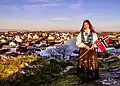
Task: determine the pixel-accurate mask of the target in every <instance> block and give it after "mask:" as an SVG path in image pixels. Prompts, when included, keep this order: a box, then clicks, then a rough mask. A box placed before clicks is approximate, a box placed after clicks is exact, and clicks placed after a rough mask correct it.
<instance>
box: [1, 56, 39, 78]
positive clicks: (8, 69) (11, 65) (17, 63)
mask: <svg viewBox="0 0 120 86" xmlns="http://www.w3.org/2000/svg"><path fill="white" fill-rule="evenodd" d="M15 58H16V57H15ZM35 60H37V58H36V57H32V56H23V57H22V58H19V59H16V60H11V61H5V62H4V61H2V60H0V79H3V78H7V77H8V76H10V75H12V74H13V73H15V72H17V71H18V70H19V69H20V68H23V67H24V63H31V62H33V61H35Z"/></svg>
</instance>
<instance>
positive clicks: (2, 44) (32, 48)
mask: <svg viewBox="0 0 120 86" xmlns="http://www.w3.org/2000/svg"><path fill="white" fill-rule="evenodd" d="M78 34H79V31H8V32H0V67H1V68H0V79H1V80H0V85H8V84H9V86H13V85H17V84H21V83H22V84H21V85H20V86H23V85H25V86H30V83H33V85H35V84H39V85H40V86H45V85H46V86H48V84H52V85H51V86H61V84H62V83H63V82H65V83H66V84H65V83H63V84H62V86H75V85H73V84H75V83H77V84H79V82H77V81H75V80H77V77H76V69H75V68H76V67H75V65H76V64H77V59H78V57H79V49H78V47H77V46H76V44H75V42H76V37H77V36H78ZM97 34H98V36H100V35H101V34H107V35H108V36H109V38H110V43H109V46H108V48H107V50H106V51H105V52H99V51H98V50H97V53H98V54H97V55H98V59H99V63H100V71H102V72H101V75H100V76H101V79H99V80H97V81H96V83H99V84H100V86H101V84H102V85H103V84H104V85H111V86H112V85H115V86H117V85H120V79H119V78H120V76H119V73H117V72H118V71H119V70H120V67H119V65H120V32H100V33H99V32H98V33H97ZM53 59H54V60H53ZM55 59H62V61H58V60H55ZM41 60H42V61H41ZM63 60H64V61H63ZM46 61H47V63H46ZM66 61H67V62H66ZM69 61H71V62H69ZM63 64H64V65H63ZM116 64H117V65H116ZM46 65H47V66H46ZM116 70H118V71H117V72H116ZM105 71H106V72H105ZM108 71H109V72H108ZM111 72H112V73H113V72H114V73H115V74H116V75H114V74H112V73H111ZM51 74H52V75H51ZM66 74H67V75H66ZM71 74H72V76H71ZM63 75H64V77H63ZM33 76H34V77H33ZM70 76H71V77H72V78H71V77H70ZM118 76H119V77H118ZM8 77H9V78H8ZM58 77H60V78H61V80H62V81H61V82H60V81H59V80H60V79H58ZM65 77H66V78H65ZM110 78H111V79H110ZM6 79H7V80H6ZM11 79H13V80H11ZM15 80H16V81H15ZM30 80H31V81H32V82H31V81H30ZM24 81H25V82H24ZM58 82H59V83H58ZM11 83H12V84H11ZM26 84H27V85H26ZM36 86H38V85H36ZM77 86H78V85H77ZM80 86H81V85H80ZM86 86H88V85H86ZM92 86H98V85H92Z"/></svg>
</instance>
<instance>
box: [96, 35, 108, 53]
mask: <svg viewBox="0 0 120 86" xmlns="http://www.w3.org/2000/svg"><path fill="white" fill-rule="evenodd" d="M96 45H97V46H98V49H99V50H100V51H101V52H104V51H105V50H106V48H107V47H108V45H109V36H108V35H107V34H103V35H101V36H100V37H99V39H98V40H97V41H96Z"/></svg>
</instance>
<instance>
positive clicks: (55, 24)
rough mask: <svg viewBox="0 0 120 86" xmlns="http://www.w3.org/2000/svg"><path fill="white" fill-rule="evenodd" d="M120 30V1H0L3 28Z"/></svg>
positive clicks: (0, 17)
mask: <svg viewBox="0 0 120 86" xmlns="http://www.w3.org/2000/svg"><path fill="white" fill-rule="evenodd" d="M85 19H89V20H90V21H91V23H92V24H93V26H94V27H95V29H96V30H97V31H120V0H1V1H0V29H1V30H3V29H7V30H8V29H15V30H22V29H28V30H33V29H32V28H35V29H34V30H41V28H43V29H44V30H50V29H55V28H57V29H59V30H69V29H70V30H72V29H74V30H79V28H80V27H81V25H82V22H83V21H84V20H85Z"/></svg>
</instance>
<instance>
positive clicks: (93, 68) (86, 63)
mask: <svg viewBox="0 0 120 86" xmlns="http://www.w3.org/2000/svg"><path fill="white" fill-rule="evenodd" d="M97 39H98V37H97V34H96V32H95V31H94V29H93V26H92V24H91V23H90V21H89V20H85V21H84V22H83V25H82V28H81V30H80V33H79V35H78V36H77V41H76V45H77V46H78V47H79V48H80V57H79V59H78V68H77V69H78V71H77V75H78V77H79V78H80V77H81V78H82V80H83V81H85V80H87V81H88V80H93V79H98V78H99V67H98V60H97V52H96V48H97V46H96V44H95V41H96V40H97ZM85 52H87V53H85ZM83 54H84V55H83ZM82 55H83V56H82Z"/></svg>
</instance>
